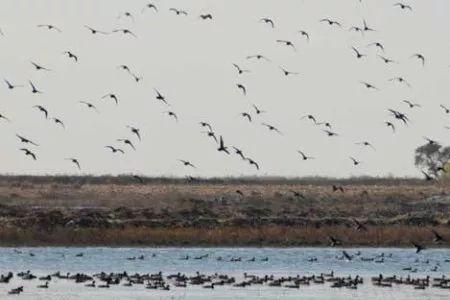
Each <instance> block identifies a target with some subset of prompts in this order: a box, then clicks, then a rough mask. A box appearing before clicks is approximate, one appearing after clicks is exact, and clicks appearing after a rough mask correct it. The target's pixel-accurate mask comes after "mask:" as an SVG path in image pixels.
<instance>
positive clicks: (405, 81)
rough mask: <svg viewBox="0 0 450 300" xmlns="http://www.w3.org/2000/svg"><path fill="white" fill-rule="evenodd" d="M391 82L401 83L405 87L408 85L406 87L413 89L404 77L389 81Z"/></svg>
mask: <svg viewBox="0 0 450 300" xmlns="http://www.w3.org/2000/svg"><path fill="white" fill-rule="evenodd" d="M389 81H392V82H399V83H402V84H404V85H406V86H408V87H411V85H410V84H409V82H408V81H407V80H406V79H405V78H403V77H393V78H391V79H389Z"/></svg>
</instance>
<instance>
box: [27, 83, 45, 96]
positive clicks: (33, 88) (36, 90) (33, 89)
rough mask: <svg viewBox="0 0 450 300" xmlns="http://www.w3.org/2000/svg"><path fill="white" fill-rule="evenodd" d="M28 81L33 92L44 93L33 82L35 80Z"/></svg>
mask: <svg viewBox="0 0 450 300" xmlns="http://www.w3.org/2000/svg"><path fill="white" fill-rule="evenodd" d="M28 83H29V84H30V86H31V92H32V93H33V94H42V92H41V91H40V90H38V89H37V88H36V86H35V85H34V84H33V82H31V80H29V81H28Z"/></svg>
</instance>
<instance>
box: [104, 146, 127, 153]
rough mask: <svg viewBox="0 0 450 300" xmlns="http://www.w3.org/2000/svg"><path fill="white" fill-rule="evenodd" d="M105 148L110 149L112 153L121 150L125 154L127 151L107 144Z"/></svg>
mask: <svg viewBox="0 0 450 300" xmlns="http://www.w3.org/2000/svg"><path fill="white" fill-rule="evenodd" d="M105 148H107V149H110V150H111V152H112V153H117V152H120V153H122V154H125V152H124V151H123V150H122V149H119V148H116V147H113V146H105Z"/></svg>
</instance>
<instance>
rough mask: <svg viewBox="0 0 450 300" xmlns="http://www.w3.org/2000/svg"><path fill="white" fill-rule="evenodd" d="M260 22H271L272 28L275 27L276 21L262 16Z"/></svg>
mask: <svg viewBox="0 0 450 300" xmlns="http://www.w3.org/2000/svg"><path fill="white" fill-rule="evenodd" d="M259 21H260V22H264V23H266V24H269V25H270V26H271V27H272V28H275V23H274V22H273V20H272V19H270V18H262V19H261V20H259Z"/></svg>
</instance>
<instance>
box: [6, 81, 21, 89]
mask: <svg viewBox="0 0 450 300" xmlns="http://www.w3.org/2000/svg"><path fill="white" fill-rule="evenodd" d="M4 81H5V83H6V86H7V87H8V89H10V90H13V89H15V88H18V87H23V85H17V84H12V83H11V82H9V81H8V80H7V79H4Z"/></svg>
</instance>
